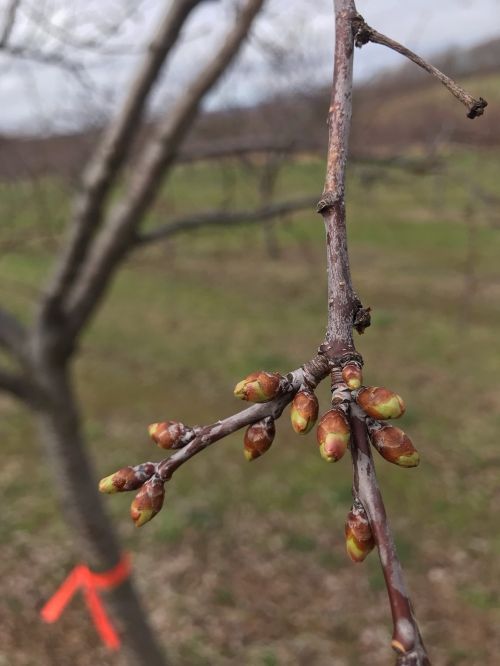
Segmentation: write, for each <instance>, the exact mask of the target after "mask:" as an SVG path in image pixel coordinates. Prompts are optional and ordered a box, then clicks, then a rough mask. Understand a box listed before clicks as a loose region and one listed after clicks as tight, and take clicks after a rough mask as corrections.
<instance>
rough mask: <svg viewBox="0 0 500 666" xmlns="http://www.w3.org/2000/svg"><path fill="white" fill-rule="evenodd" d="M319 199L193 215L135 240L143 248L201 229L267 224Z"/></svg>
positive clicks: (312, 204)
mask: <svg viewBox="0 0 500 666" xmlns="http://www.w3.org/2000/svg"><path fill="white" fill-rule="evenodd" d="M315 203H316V199H315V198H314V197H301V198H300V199H292V200H291V201H282V202H280V203H275V204H269V205H267V206H263V207H261V208H255V209H253V210H242V211H226V210H209V211H204V212H201V213H193V214H192V215H187V216H185V217H179V218H174V219H172V220H170V222H168V223H167V224H164V225H161V226H159V227H156V228H154V229H151V230H149V231H145V232H144V233H142V234H139V235H138V236H137V237H136V241H135V242H136V244H137V245H144V244H146V243H151V242H154V241H158V240H164V239H165V238H170V237H172V236H176V235H178V234H182V233H185V232H188V231H193V230H194V229H199V228H201V227H215V226H221V227H229V226H236V225H239V224H250V223H256V222H265V221H266V220H271V219H273V218H275V217H280V215H286V214H287V213H294V212H297V211H299V210H304V209H312V208H313V207H314V204H315Z"/></svg>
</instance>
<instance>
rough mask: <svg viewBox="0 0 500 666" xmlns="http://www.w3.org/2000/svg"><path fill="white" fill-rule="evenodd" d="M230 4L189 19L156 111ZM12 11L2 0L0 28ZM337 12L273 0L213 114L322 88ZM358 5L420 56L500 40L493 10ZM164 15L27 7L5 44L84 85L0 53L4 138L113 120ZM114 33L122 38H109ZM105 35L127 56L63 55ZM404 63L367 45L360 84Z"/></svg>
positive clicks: (31, 2) (496, 1) (487, 5)
mask: <svg viewBox="0 0 500 666" xmlns="http://www.w3.org/2000/svg"><path fill="white" fill-rule="evenodd" d="M237 1H238V2H241V0H237ZM234 2H235V0H219V2H207V3H206V4H204V5H202V6H201V7H200V8H198V9H197V10H196V11H195V12H194V13H193V16H192V17H191V19H190V21H189V23H188V25H187V26H186V29H185V31H184V36H185V40H184V41H185V43H184V46H183V47H182V48H179V49H177V50H176V52H175V54H174V57H173V58H172V59H171V60H170V61H169V63H168V66H167V68H166V71H165V73H164V75H163V77H162V85H161V86H160V87H159V90H158V91H157V93H156V94H155V98H154V100H153V108H158V107H159V106H161V107H162V108H164V107H165V105H168V103H169V100H171V99H173V98H174V97H175V95H176V94H177V93H178V92H179V91H180V90H181V89H182V86H183V85H184V83H185V81H186V80H187V79H188V78H189V77H190V76H192V75H193V74H194V73H195V72H196V69H197V67H198V66H199V65H200V64H201V63H203V62H204V59H205V58H207V55H208V54H209V53H210V49H213V48H215V47H216V46H217V44H219V43H220V40H221V39H222V36H223V32H224V27H225V26H227V23H228V20H229V19H230V17H231V14H232V10H233V7H234ZM9 4H10V0H0V26H2V25H3V22H4V17H5V8H6V7H7V6H8V5H9ZM332 4H333V2H332V0H315V1H314V2H313V0H268V2H267V8H266V11H265V12H264V13H263V15H262V17H261V18H260V19H259V21H258V23H257V24H256V26H255V29H254V31H253V35H252V39H251V41H250V43H249V44H248V45H247V46H246V47H245V49H244V51H243V54H242V56H241V57H240V58H239V60H238V63H237V65H236V66H235V67H234V68H233V69H232V71H231V72H230V74H229V75H228V76H226V77H225V79H224V80H223V82H222V83H221V84H220V85H219V86H218V88H217V90H216V91H214V93H213V94H212V95H211V97H210V99H209V100H208V105H209V106H210V107H215V106H221V105H234V104H248V103H251V102H252V101H254V100H256V99H259V98H262V97H264V96H266V95H267V94H269V93H272V92H275V91H280V90H293V89H297V90H300V89H303V88H304V87H307V86H308V85H309V86H311V85H315V84H321V83H325V82H328V81H329V79H330V77H331V69H332V48H333V28H332ZM357 6H358V10H359V11H360V13H362V14H363V15H364V17H365V19H366V20H367V21H368V23H369V24H371V25H372V26H373V27H374V28H376V29H378V30H379V31H381V32H384V33H386V34H388V35H389V36H391V37H393V38H395V39H397V40H398V41H401V42H403V43H405V44H406V45H407V46H409V47H410V48H412V49H414V50H416V51H419V52H421V53H422V54H424V55H431V54H433V53H436V52H439V51H442V50H445V49H447V48H449V47H452V46H456V47H459V48H460V47H464V46H470V45H472V44H475V43H479V42H481V41H483V40H486V39H488V38H491V37H496V36H499V35H500V0H475V1H474V0H407V1H404V0H358V2H357ZM163 7H164V2H161V1H160V0H23V2H22V4H21V11H20V12H19V14H18V21H17V22H16V27H15V29H14V31H13V33H12V35H11V38H10V43H11V44H12V45H14V46H23V47H28V48H30V49H38V50H39V49H42V50H43V51H44V53H46V54H51V55H55V54H58V53H60V52H61V51H62V52H63V53H64V54H65V55H66V57H67V58H69V59H71V61H76V62H79V63H83V65H84V69H83V75H81V76H79V77H75V75H74V74H70V73H68V71H63V70H61V69H60V68H59V67H54V66H51V65H45V64H43V65H42V64H37V63H33V62H31V61H29V60H19V59H18V58H13V57H12V56H9V55H8V54H5V53H4V54H1V53H0V100H1V104H0V132H2V133H8V132H32V131H41V132H49V131H52V130H54V129H57V130H59V131H61V130H73V129H77V128H78V127H80V126H81V125H83V124H89V123H91V122H98V119H99V118H102V117H104V116H106V114H109V113H110V112H111V111H112V109H113V107H114V105H115V104H116V102H117V101H118V100H119V98H120V93H121V91H122V90H124V89H125V87H126V83H127V80H128V79H129V78H130V76H131V74H132V72H133V68H134V66H135V64H136V62H137V57H138V56H137V55H136V54H137V53H139V52H140V49H141V48H142V46H143V45H144V43H145V42H146V41H147V36H148V34H149V32H150V30H151V28H152V27H153V26H154V24H155V22H156V21H157V18H158V16H159V14H160V13H161V11H162V9H163ZM117 23H119V24H120V25H121V27H120V30H115V29H114V28H113V26H114V25H115V24H117ZM110 28H111V30H110ZM1 30H2V28H1V27H0V34H1ZM103 34H104V35H105V40H106V41H105V48H106V49H107V50H108V51H112V50H116V49H119V50H120V51H121V52H123V53H124V54H125V55H124V54H122V55H113V56H110V55H100V54H96V53H95V51H94V50H92V49H86V48H81V47H78V48H77V47H75V45H74V44H73V45H71V44H70V45H68V42H74V41H75V40H76V41H77V42H79V43H81V42H82V40H84V41H88V40H89V39H92V38H97V39H98V41H102V38H103ZM399 64H401V57H400V56H398V55H397V54H394V53H392V52H390V51H389V50H387V49H384V48H383V47H380V46H376V45H367V46H365V47H364V48H363V49H361V50H357V51H356V64H355V76H356V78H357V80H358V81H359V80H362V79H366V78H369V77H372V76H374V75H377V74H378V73H380V72H381V71H382V70H383V69H384V68H386V67H394V66H397V65H399Z"/></svg>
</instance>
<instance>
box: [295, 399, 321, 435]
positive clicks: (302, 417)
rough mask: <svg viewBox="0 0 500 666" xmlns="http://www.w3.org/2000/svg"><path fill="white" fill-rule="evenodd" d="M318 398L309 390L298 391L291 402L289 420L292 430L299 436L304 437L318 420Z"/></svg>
mask: <svg viewBox="0 0 500 666" xmlns="http://www.w3.org/2000/svg"><path fill="white" fill-rule="evenodd" d="M318 409H319V405H318V398H317V397H316V396H315V395H314V393H313V392H312V391H310V390H309V389H304V390H303V391H299V392H298V393H297V395H296V396H295V398H294V399H293V402H292V411H291V412H290V418H291V420H292V428H293V429H294V430H295V432H297V433H298V434H299V435H305V434H306V433H308V432H309V431H310V430H311V428H312V427H313V426H314V424H315V423H316V419H317V418H318Z"/></svg>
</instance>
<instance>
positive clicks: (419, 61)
mask: <svg viewBox="0 0 500 666" xmlns="http://www.w3.org/2000/svg"><path fill="white" fill-rule="evenodd" d="M354 25H355V26H356V35H355V44H356V46H358V47H361V46H363V45H364V44H367V43H368V42H372V43H373V44H380V45H381V46H386V47H387V48H389V49H392V50H393V51H396V53H399V54H401V55H402V56H404V57H405V58H408V59H409V60H411V61H412V62H414V63H415V64H416V65H418V66H419V67H421V68H422V69H424V70H425V71H426V72H428V73H429V74H430V75H431V76H433V77H434V78H436V79H437V80H438V81H441V83H442V84H443V85H444V86H445V88H447V89H448V90H449V91H450V92H451V94H452V95H453V96H454V97H456V98H457V99H458V100H459V101H460V102H462V104H463V105H464V106H465V107H466V108H467V109H468V113H467V118H471V119H474V118H477V117H478V116H482V115H483V113H484V110H485V108H486V107H487V106H488V102H487V101H486V100H485V99H483V98H482V97H479V99H476V98H475V97H473V96H472V95H470V94H469V93H468V92H467V91H465V90H464V89H463V88H461V87H460V86H459V85H458V84H457V83H456V82H455V81H454V80H453V79H451V78H450V77H449V76H446V74H444V73H443V72H441V71H440V70H439V69H438V68H437V67H434V65H431V64H430V63H429V62H427V60H424V58H422V57H421V56H419V55H417V54H416V53H414V52H413V51H411V50H410V49H409V48H407V47H406V46H404V45H403V44H400V43H399V42H396V41H395V40H394V39H391V38H390V37H386V36H385V35H383V34H382V33H380V32H377V31H376V30H374V29H373V28H371V27H370V26H369V25H368V24H367V23H366V22H365V20H364V19H363V17H362V16H359V15H358V16H357V17H356V19H355V21H354Z"/></svg>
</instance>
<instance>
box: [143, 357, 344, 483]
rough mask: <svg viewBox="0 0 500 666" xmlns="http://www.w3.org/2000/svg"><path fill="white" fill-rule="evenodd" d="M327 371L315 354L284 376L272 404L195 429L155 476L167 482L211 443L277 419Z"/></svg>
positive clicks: (325, 363)
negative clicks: (191, 438)
mask: <svg viewBox="0 0 500 666" xmlns="http://www.w3.org/2000/svg"><path fill="white" fill-rule="evenodd" d="M330 369H331V364H330V361H329V360H328V358H327V356H325V355H324V354H322V353H320V354H318V355H317V356H315V357H314V358H313V359H311V360H310V361H309V362H308V363H305V364H304V365H303V366H302V367H301V368H298V369H297V370H293V371H292V372H290V373H288V374H287V375H286V378H285V380H286V381H285V382H283V384H282V388H281V391H280V393H279V394H278V396H277V397H276V398H274V400H271V401H269V402H265V403H261V404H256V405H252V406H251V407H248V408H247V409H244V410H242V411H240V412H237V413H236V414H233V415H232V416H228V417H227V418H225V419H222V420H221V421H217V422H216V423H213V424H212V425H207V426H204V427H201V428H196V429H195V431H194V432H195V437H194V439H193V440H192V441H190V442H189V443H188V444H187V445H186V446H185V447H183V448H181V449H180V450H179V451H176V452H175V453H174V454H173V455H171V456H170V457H169V458H165V459H164V460H162V461H161V462H159V463H157V471H156V473H157V474H158V476H159V477H160V478H161V479H162V480H163V481H169V480H170V479H171V478H172V475H173V474H174V472H175V471H176V470H177V469H178V468H179V467H180V466H181V465H183V464H184V463H185V462H187V461H188V460H189V459H190V458H192V457H193V456H195V455H196V454H197V453H200V452H201V451H203V450H204V449H206V448H207V447H208V446H210V445H211V444H213V443H214V442H217V441H219V440H220V439H223V438H224V437H227V436H228V435H230V434H232V433H233V432H236V431H237V430H240V429H241V428H244V427H245V426H248V425H251V424H252V423H257V422H258V421H262V420H263V419H265V418H266V417H271V418H272V419H273V420H275V419H278V418H279V417H280V416H281V414H282V413H283V410H284V409H285V407H286V406H287V405H288V404H289V403H290V402H291V401H292V400H293V398H294V396H295V394H296V393H297V391H299V389H301V388H302V387H304V385H307V386H308V387H310V388H314V387H315V386H316V385H317V384H319V383H320V382H321V381H322V380H323V379H324V378H325V377H326V376H327V375H328V373H329V372H330Z"/></svg>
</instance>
